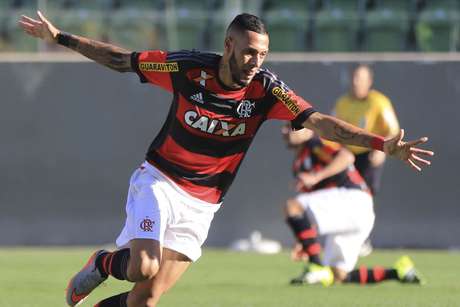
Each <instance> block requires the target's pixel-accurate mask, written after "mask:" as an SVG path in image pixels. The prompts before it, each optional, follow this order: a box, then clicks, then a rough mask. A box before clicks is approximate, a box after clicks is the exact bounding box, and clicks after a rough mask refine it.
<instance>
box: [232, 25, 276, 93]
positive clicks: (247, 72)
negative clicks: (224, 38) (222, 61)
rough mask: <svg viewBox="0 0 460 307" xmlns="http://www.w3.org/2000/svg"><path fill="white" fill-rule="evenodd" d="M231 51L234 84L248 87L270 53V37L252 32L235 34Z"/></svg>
mask: <svg viewBox="0 0 460 307" xmlns="http://www.w3.org/2000/svg"><path fill="white" fill-rule="evenodd" d="M231 42H232V46H231V48H230V50H229V58H228V59H229V60H228V64H229V70H230V74H231V78H232V82H233V83H234V84H236V85H238V86H240V87H245V86H247V85H248V84H249V83H250V82H251V81H252V79H253V78H254V76H255V75H256V73H257V72H258V70H259V68H260V67H261V66H262V63H263V61H264V60H265V57H266V55H267V53H268V35H266V34H259V33H256V32H252V31H245V32H244V33H237V34H233V36H232V39H231Z"/></svg>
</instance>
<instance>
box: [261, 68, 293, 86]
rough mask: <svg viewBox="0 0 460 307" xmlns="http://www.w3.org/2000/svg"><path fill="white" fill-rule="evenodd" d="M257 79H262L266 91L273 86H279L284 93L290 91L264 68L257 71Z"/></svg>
mask: <svg viewBox="0 0 460 307" xmlns="http://www.w3.org/2000/svg"><path fill="white" fill-rule="evenodd" d="M258 76H259V77H261V78H262V79H263V85H264V87H265V88H266V89H269V88H271V87H274V86H279V87H281V88H282V89H283V90H285V91H290V90H291V89H290V88H289V86H287V84H286V83H284V82H283V81H282V80H280V79H279V78H278V76H277V75H275V74H274V73H272V72H271V71H270V70H268V69H266V68H261V69H259V74H258Z"/></svg>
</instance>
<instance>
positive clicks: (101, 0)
mask: <svg viewBox="0 0 460 307" xmlns="http://www.w3.org/2000/svg"><path fill="white" fill-rule="evenodd" d="M459 3H460V2H459V1H458V0H284V1H277V0H251V1H243V0H201V1H191V0H82V1H79V0H1V1H0V51H36V50H43V49H47V48H46V47H45V46H40V45H37V42H36V41H34V40H30V39H28V38H27V37H25V36H24V35H18V34H20V30H19V29H18V28H17V26H16V22H17V18H18V16H19V15H20V14H32V13H34V12H35V11H36V9H37V8H39V9H41V10H42V11H44V12H46V13H47V15H48V16H49V18H50V19H51V20H53V21H54V22H55V24H57V25H59V26H60V27H61V28H63V29H66V30H67V31H69V32H71V33H79V34H81V35H84V36H89V37H92V38H95V39H102V40H104V41H110V42H114V43H118V44H122V45H123V46H126V47H128V48H133V49H139V48H162V49H170V50H173V49H178V48H181V49H182V48H184V49H187V48H197V49H205V50H220V49H221V46H222V35H223V33H224V30H225V28H226V26H227V25H228V22H229V21H230V20H231V19H233V17H234V15H235V14H236V13H238V12H241V11H245V12H249V13H253V14H256V15H258V16H260V17H262V18H263V19H264V20H265V22H266V23H267V25H268V27H269V29H270V35H271V50H272V51H296V52H298V51H318V52H331V51H335V52H337V51H371V52H375V51H456V50H458V49H459V48H460V45H459V38H460V34H459V26H460V21H459V9H460V8H459Z"/></svg>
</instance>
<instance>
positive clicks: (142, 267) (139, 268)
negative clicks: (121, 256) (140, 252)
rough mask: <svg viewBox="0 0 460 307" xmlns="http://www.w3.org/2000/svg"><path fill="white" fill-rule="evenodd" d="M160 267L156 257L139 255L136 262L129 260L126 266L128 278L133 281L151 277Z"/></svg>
mask: <svg viewBox="0 0 460 307" xmlns="http://www.w3.org/2000/svg"><path fill="white" fill-rule="evenodd" d="M159 269H160V262H159V260H158V259H157V258H149V257H141V259H139V261H137V262H131V263H130V265H129V266H128V279H129V280H130V281H133V282H138V281H143V280H147V279H152V278H154V277H155V275H156V274H157V273H158V270H159Z"/></svg>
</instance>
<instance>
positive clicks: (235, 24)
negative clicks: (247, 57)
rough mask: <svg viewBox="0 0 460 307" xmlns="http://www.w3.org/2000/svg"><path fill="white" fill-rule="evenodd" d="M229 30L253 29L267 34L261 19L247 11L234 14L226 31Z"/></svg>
mask: <svg viewBox="0 0 460 307" xmlns="http://www.w3.org/2000/svg"><path fill="white" fill-rule="evenodd" d="M230 30H237V31H240V32H243V31H253V32H256V33H259V34H268V31H267V28H266V27H265V25H264V23H263V22H262V20H261V19H260V18H259V17H257V16H255V15H251V14H248V13H243V14H239V15H238V16H236V17H235V18H234V19H233V21H232V22H231V23H230V25H229V26H228V28H227V33H228V32H229V31H230Z"/></svg>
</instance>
